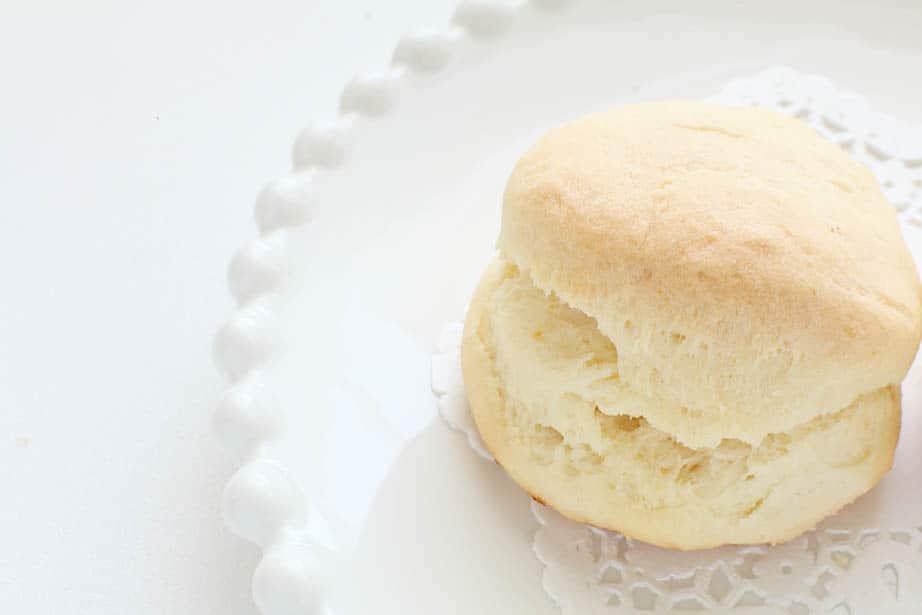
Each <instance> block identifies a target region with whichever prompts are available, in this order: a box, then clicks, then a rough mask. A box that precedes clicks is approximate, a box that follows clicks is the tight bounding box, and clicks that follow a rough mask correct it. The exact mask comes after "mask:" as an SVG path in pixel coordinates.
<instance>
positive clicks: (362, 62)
mask: <svg viewBox="0 0 922 615" xmlns="http://www.w3.org/2000/svg"><path fill="white" fill-rule="evenodd" d="M918 2H919V0H899V1H896V0H895V1H894V2H893V3H892V4H894V5H899V6H900V7H902V8H903V12H902V13H901V15H902V17H900V19H899V21H898V22H897V23H898V25H899V27H900V28H902V30H901V31H903V32H904V33H905V32H907V31H909V30H907V29H911V28H914V27H915V28H916V30H915V31H916V32H918V31H919V30H918V27H920V26H922V11H920V10H919V9H918V8H917V7H919V6H922V5H919V4H918ZM454 4H455V0H388V1H386V2H380V1H373V0H336V1H334V0H326V1H321V0H301V1H299V2H295V1H293V0H267V1H266V2H260V3H257V4H253V3H249V4H246V3H231V2H214V1H209V2H180V1H178V0H160V1H158V2H149V3H140V2H137V3H126V2H115V0H84V1H83V2H79V3H77V2H63V1H61V2H57V3H55V2H50V1H49V0H38V1H37V2H29V1H26V0H3V1H2V2H0V83H2V85H0V198H2V202H0V613H3V614H6V613H16V614H32V613H42V614H43V613H55V614H68V615H69V614H74V613H93V614H103V615H107V614H123V613H132V614H138V615H143V614H148V613H151V614H154V613H156V614H158V615H160V614H165V613H169V614H171V615H186V614H190V615H191V614H195V615H202V614H210V613H221V614H230V615H236V614H242V613H248V614H252V613H254V612H255V607H254V606H253V603H252V600H251V598H250V576H251V574H252V570H253V568H254V566H255V564H256V561H257V552H256V549H255V547H252V546H250V545H248V544H246V543H244V542H243V541H241V540H238V539H237V538H235V537H233V536H231V535H230V534H229V533H228V532H227V530H226V529H225V528H224V526H223V523H222V521H221V518H220V514H219V500H220V494H221V491H222V489H223V486H224V484H225V482H226V481H227V479H228V477H229V476H230V475H231V473H232V472H233V470H234V468H235V466H236V462H235V460H233V459H232V458H231V457H230V455H229V454H227V453H226V452H225V451H223V450H222V449H221V448H220V447H219V446H218V445H217V443H216V441H215V439H214V438H213V436H212V434H211V431H210V417H211V411H212V406H213V403H214V401H215V400H216V398H217V396H218V394H219V392H220V390H221V388H222V382H221V380H220V379H219V378H218V376H217V374H216V372H215V370H214V368H213V367H212V364H211V359H210V347H211V336H212V333H213V332H214V330H215V329H216V328H217V325H218V323H219V322H220V321H221V320H223V319H224V318H225V317H226V316H227V315H229V314H230V313H231V311H232V304H231V300H230V298H229V296H228V294H227V291H226V288H225V272H226V266H227V263H228V261H229V258H230V256H231V254H232V253H233V252H234V250H235V249H236V248H237V247H238V246H240V245H241V244H242V243H243V242H244V241H245V240H247V239H249V238H251V237H252V236H253V235H254V233H255V228H254V225H253V223H252V213H251V212H252V202H253V198H254V197H255V195H256V193H257V192H258V190H259V188H260V187H261V185H262V184H263V182H264V181H265V180H267V179H269V178H272V177H274V176H277V175H279V174H280V173H282V172H284V171H285V170H286V169H287V167H288V164H289V152H290V148H291V144H292V141H293V138H294V136H295V135H296V134H297V132H298V130H299V129H300V128H301V127H302V126H303V125H304V124H305V123H306V122H307V121H308V120H310V119H317V118H320V119H323V118H330V117H332V116H333V113H334V109H335V106H336V102H337V100H336V99H337V96H338V92H339V90H340V88H341V86H342V84H343V83H344V82H345V81H346V80H347V79H348V78H349V77H350V76H351V75H352V74H354V73H356V72H358V71H360V70H365V69H375V68H383V67H384V66H385V65H386V63H387V61H388V59H389V55H390V52H391V49H392V47H393V44H394V42H395V41H396V39H397V37H398V35H399V34H401V33H402V32H404V31H407V30H408V29H411V28H413V27H416V26H425V25H436V26H441V25H443V24H445V23H446V22H447V20H448V17H449V15H450V13H451V10H452V7H453V5H454ZM634 4H636V3H634ZM654 4H657V5H660V4H667V3H666V2H663V3H660V2H657V3H654ZM668 4H670V5H674V6H679V5H681V3H680V2H671V3H668ZM788 4H789V5H792V4H794V3H793V2H792V3H788ZM77 5H80V8H76V6H77ZM756 5H758V6H763V3H754V6H756ZM634 10H635V11H636V7H635V8H634ZM907 15H911V16H913V19H912V20H910V21H909V22H907V21H906V16H907ZM885 19H886V16H882V19H881V23H880V24H871V25H869V26H868V31H871V30H874V31H875V32H877V33H878V34H880V35H881V36H880V38H879V39H878V40H877V43H879V44H880V45H885V44H886V43H885V41H886V40H887V36H885V35H886V32H887V28H886V25H885V24H884V21H885ZM830 20H833V21H834V20H835V15H830ZM891 44H897V43H891ZM907 78H908V77H907ZM917 102H918V101H915V102H913V101H912V100H905V101H897V103H898V104H897V103H894V104H893V105H891V106H892V107H893V108H892V109H891V108H889V107H888V108H886V109H885V110H887V111H893V112H899V111H901V110H902V109H900V108H898V107H900V106H901V105H903V106H907V108H908V106H911V105H914V104H916V103H917Z"/></svg>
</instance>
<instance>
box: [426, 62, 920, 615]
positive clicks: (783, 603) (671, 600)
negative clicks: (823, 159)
mask: <svg viewBox="0 0 922 615" xmlns="http://www.w3.org/2000/svg"><path fill="white" fill-rule="evenodd" d="M709 100H710V101H712V102H718V103H723V104H729V105H758V106H763V107H773V108H776V109H778V110H780V111H782V112H785V113H788V114H791V115H795V116H797V117H799V118H801V119H803V120H804V121H806V122H807V123H809V124H810V125H811V126H813V127H814V128H816V129H817V130H818V131H819V132H820V133H821V134H822V135H824V136H825V137H826V138H829V139H831V140H833V141H835V142H836V143H838V144H840V145H841V146H842V147H843V148H845V149H846V150H847V151H848V152H849V153H850V154H851V155H852V156H854V157H855V158H857V159H859V160H861V161H862V162H863V163H864V164H865V165H867V166H868V167H869V168H870V169H871V170H872V171H873V172H874V174H875V175H876V176H877V178H878V181H879V182H880V184H881V186H882V188H883V189H884V191H885V192H886V194H887V197H888V198H889V200H890V201H891V202H892V203H893V205H894V207H895V208H896V209H897V211H898V215H899V218H900V221H901V223H902V224H904V225H915V226H922V130H920V128H919V127H912V126H905V125H903V124H900V123H899V122H898V121H896V120H895V119H893V118H891V117H888V116H886V115H883V114H880V113H876V112H874V111H872V110H871V109H870V108H869V107H868V105H867V103H866V102H865V101H864V99H863V98H861V97H860V96H858V95H856V94H851V93H845V92H840V91H838V90H837V89H836V88H835V87H834V86H833V84H832V83H831V82H830V81H829V80H827V79H824V78H821V77H816V76H806V75H802V74H800V73H797V72H796V71H794V70H791V69H788V68H773V69H770V70H767V71H765V72H763V73H761V74H759V75H756V76H755V77H753V78H750V79H742V80H737V81H733V82H731V83H730V84H728V85H727V86H726V88H724V90H723V91H721V92H720V93H719V94H717V95H716V96H713V97H711V98H710V99H709ZM459 346H460V325H458V324H454V325H449V326H448V327H446V329H445V331H444V332H443V335H442V336H441V338H440V341H439V344H438V350H437V355H436V356H435V358H434V362H433V390H434V391H435V393H436V396H437V398H438V401H439V409H440V412H441V414H442V416H443V417H444V418H445V419H446V421H447V422H448V423H449V424H450V425H452V426H453V427H455V428H456V429H459V430H461V431H463V432H465V433H466V435H467V438H468V441H469V442H470V443H471V444H472V446H473V447H474V449H475V450H477V451H478V452H479V453H480V454H482V455H487V453H486V451H485V449H484V448H483V444H482V442H481V441H480V438H479V436H478V434H477V432H476V428H475V426H474V423H473V421H472V420H471V418H470V416H469V409H468V407H467V402H466V399H465V397H464V389H463V383H462V377H461V366H460V361H459V358H458V357H459ZM523 497H525V496H524V494H523ZM532 510H533V512H534V515H535V518H536V519H537V520H538V522H539V529H538V531H537V533H536V535H535V542H534V549H535V553H536V554H537V556H538V558H540V560H541V561H542V562H543V563H544V564H545V570H544V586H545V589H546V591H547V592H548V594H549V595H550V596H551V597H552V598H553V599H554V600H555V602H557V604H559V605H560V607H561V610H562V612H563V615H607V614H614V613H625V612H641V613H642V612H651V613H695V612H708V613H715V612H716V613H721V612H725V613H729V612H734V613H747V614H748V613H790V614H791V615H807V614H811V613H828V614H834V615H863V614H866V613H886V614H887V615H913V614H917V613H919V612H920V611H922V525H918V526H916V525H910V526H909V527H900V528H881V527H870V526H869V527H868V528H867V529H862V530H842V529H835V528H834V526H833V523H834V522H832V521H831V522H827V523H824V524H823V525H821V526H820V527H819V528H817V529H816V530H814V531H811V532H808V533H807V534H804V535H803V536H801V537H799V538H797V539H795V540H793V541H790V542H788V543H786V544H782V545H777V546H755V547H753V546H744V547H734V546H727V547H721V548H718V549H711V550H706V551H685V552H683V551H671V550H667V549H661V548H658V547H654V546H652V545H648V544H646V543H642V542H638V541H633V540H631V539H629V538H626V537H625V536H623V535H621V534H619V533H617V532H610V531H606V530H600V529H597V528H594V527H590V526H587V525H583V524H579V523H575V522H573V521H570V520H568V519H566V518H564V517H562V516H560V515H559V514H557V513H556V512H554V511H553V510H551V509H549V508H547V507H544V506H542V505H540V504H537V503H533V504H532ZM915 521H916V522H918V523H919V524H922V512H920V513H919V516H918V518H917V519H916V520H915Z"/></svg>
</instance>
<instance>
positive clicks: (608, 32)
mask: <svg viewBox="0 0 922 615" xmlns="http://www.w3.org/2000/svg"><path fill="white" fill-rule="evenodd" d="M537 4H566V5H567V6H564V7H562V8H561V9H559V10H557V9H554V10H551V9H542V8H537V7H532V6H530V5H529V6H525V7H519V8H515V9H506V8H503V7H504V5H501V4H497V3H489V2H487V3H482V2H481V3H468V4H465V5H463V6H462V8H461V9H459V12H458V13H457V14H456V18H455V22H454V23H455V25H454V27H453V28H452V29H450V30H446V31H445V32H441V33H440V32H432V33H428V32H424V33H420V34H418V35H414V36H411V37H408V38H405V39H403V41H401V43H400V44H399V45H398V47H397V49H396V51H395V62H396V68H395V69H393V70H392V71H390V72H387V73H383V74H378V75H368V76H363V77H359V78H357V79H356V80H355V81H353V82H351V83H350V84H348V85H347V86H346V88H345V90H344V92H343V94H342V97H341V108H342V110H343V115H342V116H341V117H340V118H338V119H337V120H336V121H335V122H333V123H332V124H328V125H317V126H313V127H310V128H308V129H307V130H306V131H305V133H304V134H303V135H302V136H301V137H300V138H299V141H298V143H297V145H296V150H295V171H294V172H293V174H292V175H291V176H289V177H286V178H281V179H280V180H277V181H276V182H273V183H272V184H270V185H269V186H267V188H266V190H265V191H264V193H263V195H262V196H261V198H260V201H259V203H257V221H258V223H259V225H260V229H261V233H262V235H261V238H259V239H257V240H255V241H254V243H253V244H251V245H249V246H247V247H245V248H244V249H243V250H242V251H241V253H240V254H238V256H237V257H236V258H235V260H234V263H233V264H232V268H231V288H232V291H233V292H234V294H235V296H236V297H237V298H238V299H239V300H240V303H241V309H240V311H239V312H238V314H237V315H236V316H235V317H234V319H232V320H231V321H230V322H229V323H227V324H226V325H225V326H224V327H223V328H222V329H221V331H220V332H219V334H218V336H217V338H216V342H215V349H216V357H217V360H218V362H219V364H220V365H222V366H223V367H224V368H225V370H226V371H227V373H228V375H229V377H230V380H231V383H232V385H231V387H230V388H229V390H228V394H227V396H226V397H225V399H224V401H223V402H222V403H221V405H220V407H219V409H218V413H217V421H216V422H217V427H218V430H219V433H220V434H221V435H222V438H223V439H224V440H225V441H226V442H227V443H228V444H229V445H231V447H232V448H233V449H234V450H236V451H237V452H239V454H240V455H241V458H242V459H243V461H244V463H243V465H242V467H241V470H240V472H239V473H238V474H237V475H236V476H235V478H234V479H233V480H232V481H231V483H230V484H229V485H228V488H227V490H226V493H225V499H224V511H225V516H226V518H227V520H228V523H229V524H230V526H231V528H232V529H234V531H236V532H237V533H239V534H241V535H242V536H244V537H246V538H248V539H250V540H254V541H255V542H258V543H259V544H261V545H262V546H263V547H264V550H265V553H264V558H263V561H262V562H261V564H260V566H259V567H258V569H257V571H256V576H255V580H254V595H255V597H256V600H257V603H258V604H259V606H260V608H262V609H263V611H264V612H265V613H270V614H275V613H288V612H304V611H306V610H308V609H309V608H313V607H315V606H317V605H320V604H324V605H328V606H329V607H330V608H331V609H332V610H333V611H334V612H336V613H351V612H375V613H417V612H418V613H432V612H438V613H465V614H467V613H472V612H476V613H529V614H535V613H557V612H560V607H558V606H557V605H556V604H555V602H554V600H552V598H551V597H550V596H549V595H548V593H547V591H546V590H545V589H544V586H543V583H542V577H544V580H545V581H546V580H547V576H546V571H545V566H544V564H543V563H542V561H541V560H539V559H538V558H537V557H536V556H535V553H534V552H533V545H534V542H535V537H536V533H537V532H538V531H539V529H540V528H541V527H542V526H541V524H540V523H539V521H538V520H537V519H536V517H535V515H534V514H533V512H532V509H531V505H530V502H529V500H528V498H527V497H524V496H523V494H522V493H521V492H520V491H519V490H518V489H517V488H516V487H515V486H514V485H513V484H512V483H511V482H510V481H509V480H508V479H507V478H506V477H505V475H504V474H503V473H502V472H501V471H500V470H499V469H498V468H497V467H496V466H495V465H494V464H492V463H489V462H488V461H486V460H484V459H483V458H482V457H480V456H479V455H477V454H476V453H475V452H474V451H473V450H472V449H471V447H470V446H468V443H467V442H466V439H465V438H464V437H463V436H462V435H461V434H459V433H457V432H455V431H453V430H451V429H450V428H449V427H448V426H447V425H446V424H445V423H444V422H443V421H441V420H440V419H439V418H438V415H437V407H436V399H435V397H434V396H433V394H432V392H431V389H430V362H431V355H432V353H433V351H434V349H435V344H436V340H437V338H438V336H439V333H440V331H441V329H442V328H443V326H444V325H445V324H446V323H451V322H455V321H458V320H459V319H461V318H462V316H463V312H464V306H465V304H466V302H467V299H468V297H469V294H470V292H471V290H472V289H473V286H474V283H475V282H476V280H477V278H478V276H479V274H480V272H481V271H482V269H483V267H484V266H485V265H486V263H487V262H488V261H489V259H490V258H491V256H492V250H493V241H494V239H495V235H496V232H497V229H498V221H499V211H500V201H501V195H502V189H503V185H504V182H505V178H506V176H507V175H508V173H509V171H510V169H511V167H512V164H513V163H514V161H515V160H516V158H517V157H518V156H519V155H520V154H521V153H522V152H523V151H524V149H525V147H526V146H527V145H528V144H529V143H530V142H531V141H532V140H534V139H535V138H536V137H537V136H538V135H539V134H540V133H542V132H543V131H544V130H546V129H547V128H549V127H551V126H554V125H556V124H559V123H561V122H563V121H566V120H567V119H570V118H574V117H578V116H580V115H583V114H585V113H588V112H591V111H595V110H600V109H605V108H609V107H611V106H614V105H617V104H621V103H625V102H631V101H638V100H650V99H663V98H705V97H708V96H712V95H714V94H716V93H717V92H719V91H720V90H721V89H722V88H723V87H724V86H726V85H727V84H728V83H729V82H731V81H732V80H734V79H739V78H745V77H751V76H752V75H754V74H757V73H759V72H760V71H762V70H764V69H765V68H766V67H769V66H774V65H779V64H780V65H788V66H793V67H794V68H796V69H797V70H798V71H801V72H803V73H811V74H812V73H816V74H822V75H825V76H826V77H829V78H830V79H831V81H832V82H834V83H835V84H836V86H837V87H841V88H842V89H844V90H846V91H857V92H861V93H862V94H863V95H864V96H865V97H866V98H867V99H868V101H869V104H870V106H871V107H872V108H874V109H878V110H882V111H886V112H888V113H891V114H893V115H894V116H896V117H899V118H900V119H901V120H904V121H906V122H908V123H910V124H912V123H915V125H916V127H918V124H919V121H920V119H922V118H920V116H919V113H920V110H919V109H918V107H917V105H914V104H913V103H912V101H918V100H920V99H922V82H920V80H918V79H912V78H910V76H911V75H913V74H917V73H918V67H919V66H922V43H920V41H919V40H918V38H917V37H916V36H915V35H913V31H912V29H911V28H910V29H907V28H905V27H904V26H903V25H901V24H904V23H906V22H905V21H902V20H900V19H899V18H898V17H899V16H898V15H897V14H896V12H897V11H898V10H899V5H898V4H897V3H894V5H893V12H894V14H893V16H892V19H891V20H892V22H893V24H892V26H888V27H887V28H886V29H881V28H880V27H879V26H878V25H875V23H874V22H873V20H874V19H877V20H879V17H880V10H881V9H880V8H875V9H874V10H873V11H872V10H871V9H872V8H873V7H866V8H864V9H862V8H859V7H854V8H852V9H849V11H850V12H848V13H842V12H832V11H831V10H830V9H829V6H827V5H826V4H825V3H819V4H817V5H815V6H811V7H808V8H806V9H805V10H808V11H809V14H807V13H796V14H797V15H799V18H798V19H797V20H796V21H795V20H793V19H791V17H790V16H791V15H793V14H795V13H788V14H786V15H783V14H782V12H783V11H788V8H787V7H782V8H778V9H776V11H777V12H775V14H774V17H773V18H772V19H767V20H765V21H764V22H761V23H760V22H757V21H755V18H757V17H759V16H758V15H754V14H753V13H751V12H750V13H743V12H739V11H742V9H739V10H736V9H734V10H729V9H728V10H724V11H721V12H720V14H715V15H710V16H704V15H702V16H698V17H688V16H678V15H662V16H655V17H639V16H637V15H634V14H631V13H630V7H620V6H614V5H613V4H612V3H601V2H599V3H592V2H586V3H574V4H573V6H569V4H570V3H551V2H544V3H537ZM750 10H751V9H750ZM765 10H766V11H767V10H768V9H765ZM734 11H736V12H734ZM715 12H716V11H715ZM872 13H873V14H872ZM826 22H831V23H836V24H841V25H837V26H830V25H823V24H824V23H826ZM795 23H799V24H800V25H794V24H795ZM846 28H848V29H851V30H852V31H849V30H848V29H846ZM858 33H860V34H858ZM884 40H886V48H885V49H884V47H883V45H884ZM728 50H732V53H730V52H729V51H728ZM843 58H847V59H848V61H847V62H844V61H843ZM909 142H910V143H912V142H913V141H912V140H910V141H909ZM915 142H916V143H917V144H922V140H918V141H915ZM919 158H920V161H922V155H920V156H919ZM904 179H905V178H901V179H900V180H899V181H901V182H902V181H903V180H904ZM910 183H911V182H910ZM900 185H905V182H903V183H901V184H900ZM917 188H920V189H922V187H920V186H917ZM907 198H910V199H915V201H914V206H915V207H918V205H919V194H918V190H917V191H916V192H915V193H912V194H909V196H907ZM308 214H310V221H309V223H307V224H304V222H305V221H306V220H307V217H308ZM909 217H910V216H908V215H907V219H908V218H909ZM915 249H917V246H916V247H914V250H915ZM917 256H919V254H918V253H917ZM915 378H916V380H919V378H918V374H916V376H915ZM919 406H920V398H919V397H918V396H912V395H907V403H906V407H905V408H904V411H905V412H906V413H907V414H908V413H912V412H922V407H919ZM916 431H918V430H916ZM905 435H906V434H905V432H904V436H905ZM907 441H908V439H907V438H906V437H904V441H903V442H902V443H901V450H900V454H901V455H903V457H907V458H908V456H907V455H905V454H904V451H905V448H906V442H907ZM915 442H916V445H917V446H920V445H922V438H920V437H918V436H917V437H915ZM916 456H917V457H918V455H916ZM898 469H899V466H898ZM907 521H908V523H907V524H903V525H906V527H916V526H918V525H922V518H920V519H917V520H907ZM539 554H540V553H539ZM556 597H557V599H558V601H560V600H561V597H560V595H557V596H556ZM564 606H566V605H564ZM616 609H617V607H610V608H609V611H611V612H619V611H617V610H616ZM603 612H608V611H603ZM621 612H624V609H623V608H622V611H621ZM753 612H755V611H753Z"/></svg>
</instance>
